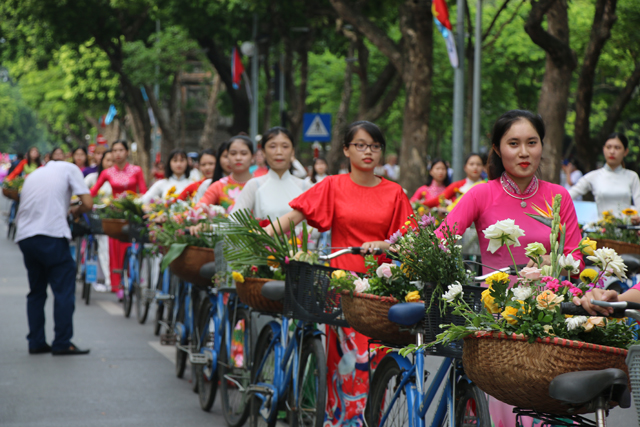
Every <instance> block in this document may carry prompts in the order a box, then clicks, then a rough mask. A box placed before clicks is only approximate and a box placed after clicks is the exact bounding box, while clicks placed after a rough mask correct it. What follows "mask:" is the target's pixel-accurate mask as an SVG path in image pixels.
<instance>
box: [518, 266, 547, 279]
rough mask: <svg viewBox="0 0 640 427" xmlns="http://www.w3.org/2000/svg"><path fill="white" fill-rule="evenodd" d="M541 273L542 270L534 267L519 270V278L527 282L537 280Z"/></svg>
mask: <svg viewBox="0 0 640 427" xmlns="http://www.w3.org/2000/svg"><path fill="white" fill-rule="evenodd" d="M541 271H542V270H540V269H539V268H536V267H525V268H523V269H522V270H520V276H521V277H523V278H525V279H527V280H538V279H539V278H540V276H541V275H542V274H541Z"/></svg>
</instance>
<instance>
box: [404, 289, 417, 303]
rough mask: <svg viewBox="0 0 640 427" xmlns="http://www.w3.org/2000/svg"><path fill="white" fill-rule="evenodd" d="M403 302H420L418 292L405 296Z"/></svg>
mask: <svg viewBox="0 0 640 427" xmlns="http://www.w3.org/2000/svg"><path fill="white" fill-rule="evenodd" d="M404 300H405V301H406V302H418V301H420V292H418V291H411V292H409V293H408V294H407V296H406V297H404Z"/></svg>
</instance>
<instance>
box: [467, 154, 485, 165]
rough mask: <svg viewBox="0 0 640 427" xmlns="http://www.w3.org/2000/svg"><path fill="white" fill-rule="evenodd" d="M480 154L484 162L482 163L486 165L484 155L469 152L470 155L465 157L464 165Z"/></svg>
mask: <svg viewBox="0 0 640 427" xmlns="http://www.w3.org/2000/svg"><path fill="white" fill-rule="evenodd" d="M476 156H478V157H479V158H480V161H481V162H482V164H483V165H484V159H483V158H482V156H481V155H480V154H478V153H469V155H468V156H467V157H465V158H464V165H465V166H467V163H469V160H471V158H472V157H476Z"/></svg>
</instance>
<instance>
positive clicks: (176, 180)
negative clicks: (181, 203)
mask: <svg viewBox="0 0 640 427" xmlns="http://www.w3.org/2000/svg"><path fill="white" fill-rule="evenodd" d="M192 182H195V179H192V178H187V177H186V176H184V175H181V176H180V177H176V176H175V175H171V176H170V177H169V178H164V179H161V180H159V181H156V182H155V183H153V185H152V186H151V188H150V189H149V190H148V191H147V192H146V193H144V196H142V197H141V200H142V203H143V204H147V203H149V202H151V200H153V199H165V198H166V197H167V193H168V192H169V190H170V189H171V188H172V187H176V190H175V193H177V194H180V193H182V190H184V189H185V188H187V186H188V185H189V184H191V183H192Z"/></svg>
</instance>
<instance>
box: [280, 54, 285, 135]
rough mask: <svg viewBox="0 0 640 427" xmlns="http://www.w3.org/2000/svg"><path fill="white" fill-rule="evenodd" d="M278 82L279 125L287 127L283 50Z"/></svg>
mask: <svg viewBox="0 0 640 427" xmlns="http://www.w3.org/2000/svg"><path fill="white" fill-rule="evenodd" d="M279 78H280V82H279V84H278V92H279V93H278V98H279V99H280V126H282V127H287V123H286V120H285V117H284V52H283V53H281V54H280V76H279Z"/></svg>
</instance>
